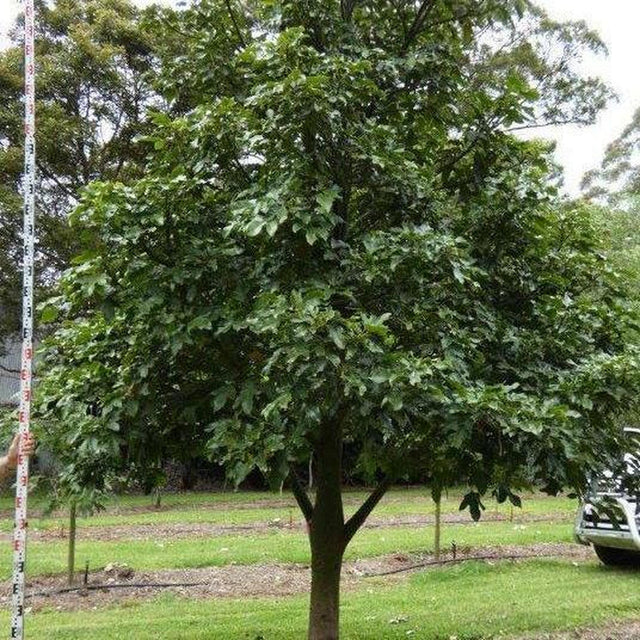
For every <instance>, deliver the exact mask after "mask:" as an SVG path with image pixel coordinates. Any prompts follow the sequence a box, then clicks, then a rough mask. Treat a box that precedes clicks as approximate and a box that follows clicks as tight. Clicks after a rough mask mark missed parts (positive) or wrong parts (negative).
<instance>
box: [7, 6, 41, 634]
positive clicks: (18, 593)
mask: <svg viewBox="0 0 640 640" xmlns="http://www.w3.org/2000/svg"><path fill="white" fill-rule="evenodd" d="M24 14H25V21H24V72H25V127H24V133H25V146H24V183H23V191H24V231H23V242H24V251H23V287H22V366H21V370H20V414H19V432H20V452H19V455H18V468H17V475H16V505H15V524H14V534H13V535H14V537H13V587H12V589H13V590H12V602H13V607H12V616H11V636H10V637H11V638H19V639H20V640H22V639H23V638H24V570H25V562H26V557H27V486H28V482H29V458H28V456H25V455H23V454H22V448H23V445H24V442H25V440H26V436H27V435H28V433H29V426H30V421H31V369H32V366H31V365H32V360H33V272H34V244H35V170H36V145H35V111H36V106H35V60H34V42H35V16H34V0H24Z"/></svg>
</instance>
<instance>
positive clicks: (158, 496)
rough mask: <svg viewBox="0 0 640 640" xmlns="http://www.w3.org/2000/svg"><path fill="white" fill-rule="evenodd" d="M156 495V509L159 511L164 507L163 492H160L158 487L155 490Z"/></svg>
mask: <svg viewBox="0 0 640 640" xmlns="http://www.w3.org/2000/svg"><path fill="white" fill-rule="evenodd" d="M153 495H154V507H155V508H156V509H159V508H160V507H161V506H162V491H160V487H156V488H155V489H154V490H153Z"/></svg>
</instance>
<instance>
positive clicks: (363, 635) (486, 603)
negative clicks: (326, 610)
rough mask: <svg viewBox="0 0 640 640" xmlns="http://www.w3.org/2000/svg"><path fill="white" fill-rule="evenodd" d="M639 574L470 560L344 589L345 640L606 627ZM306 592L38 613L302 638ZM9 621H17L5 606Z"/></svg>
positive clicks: (140, 632)
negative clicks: (391, 579)
mask: <svg viewBox="0 0 640 640" xmlns="http://www.w3.org/2000/svg"><path fill="white" fill-rule="evenodd" d="M639 582H640V577H639V576H638V575H637V574H634V573H628V572H627V573H625V572H616V571H611V570H606V569H604V568H602V567H600V566H599V565H597V564H595V563H580V564H577V565H576V564H575V563H572V562H567V561H561V560H535V561H526V562H519V563H516V564H514V563H498V564H495V565H489V564H485V563H467V564H464V565H459V566H454V567H445V568H441V569H438V570H430V571H425V572H422V573H418V574H414V575H411V576H409V577H407V578H406V579H404V580H402V581H401V582H393V583H388V582H387V583H385V582H383V581H382V580H381V579H376V580H372V581H367V582H365V585H364V586H363V587H362V588H361V589H359V590H358V591H355V592H348V593H345V594H344V595H343V608H342V630H343V636H342V637H343V638H345V640H399V639H400V638H403V639H406V638H420V639H427V638H429V639H431V640H436V639H437V640H448V639H449V638H451V637H456V638H457V639H458V640H474V639H480V638H487V637H502V636H504V635H509V636H513V635H517V634H524V633H530V632H542V631H545V632H547V631H553V630H560V629H573V628H576V627H582V626H585V625H589V626H591V625H605V624H607V623H608V622H610V621H612V620H615V621H616V622H620V621H624V620H627V619H630V618H634V617H637V616H638V615H640V589H638V586H639ZM596 596H597V597H596ZM306 608H307V598H306V597H303V596H297V597H289V598H282V599H278V600H274V599H252V600H250V601H247V600H246V599H244V600H216V601H190V600H187V599H181V598H178V597H175V596H169V595H166V594H165V595H163V596H161V597H160V598H158V599H157V600H155V601H151V602H144V603H142V602H138V603H131V604H129V605H128V606H127V607H118V608H109V609H101V610H97V611H89V612H74V613H72V612H65V613H62V612H56V611H53V610H50V611H42V612H39V613H36V614H33V615H32V616H31V617H30V618H29V619H28V627H27V630H28V633H29V635H31V637H35V638H38V639H40V640H54V639H55V640H79V639H81V638H82V639H83V640H84V639H86V638H96V639H99V640H121V639H122V638H135V639H136V640H156V639H157V638H162V639H163V640H178V639H180V640H185V639H188V640H205V639H206V640H217V639H219V640H235V639H244V640H258V639H261V640H294V639H295V640H298V639H299V638H301V637H304V631H305V626H306V615H307V612H306ZM0 622H2V623H3V624H7V623H8V615H7V613H6V612H3V613H2V614H0Z"/></svg>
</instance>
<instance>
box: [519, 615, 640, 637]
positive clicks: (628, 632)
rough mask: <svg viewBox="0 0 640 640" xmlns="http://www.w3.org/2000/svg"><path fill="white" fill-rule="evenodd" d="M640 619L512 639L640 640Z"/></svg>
mask: <svg viewBox="0 0 640 640" xmlns="http://www.w3.org/2000/svg"><path fill="white" fill-rule="evenodd" d="M638 638H640V621H638V620H632V621H629V622H625V623H622V624H616V625H609V626H607V628H606V629H574V630H572V631H563V632H559V633H543V634H540V635H533V636H518V638H512V639H511V640H638Z"/></svg>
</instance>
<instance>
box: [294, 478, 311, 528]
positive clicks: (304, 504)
mask: <svg viewBox="0 0 640 640" xmlns="http://www.w3.org/2000/svg"><path fill="white" fill-rule="evenodd" d="M289 480H290V482H291V491H293V497H294V498H295V499H296V502H297V503H298V506H299V507H300V511H302V515H303V516H304V519H305V520H306V521H307V522H308V523H310V522H311V520H312V518H313V505H312V504H311V500H309V496H308V495H307V492H306V491H305V490H304V488H303V487H302V485H301V484H300V480H299V479H298V476H297V475H296V472H295V471H294V470H293V469H291V468H290V469H289Z"/></svg>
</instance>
